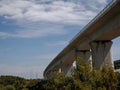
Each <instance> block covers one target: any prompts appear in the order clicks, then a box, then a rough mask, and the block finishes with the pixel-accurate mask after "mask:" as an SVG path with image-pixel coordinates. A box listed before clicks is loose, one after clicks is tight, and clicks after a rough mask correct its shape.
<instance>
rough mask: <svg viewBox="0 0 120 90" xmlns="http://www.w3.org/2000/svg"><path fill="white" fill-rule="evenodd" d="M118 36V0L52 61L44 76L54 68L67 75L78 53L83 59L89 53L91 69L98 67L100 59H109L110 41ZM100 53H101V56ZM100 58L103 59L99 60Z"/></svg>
mask: <svg viewBox="0 0 120 90" xmlns="http://www.w3.org/2000/svg"><path fill="white" fill-rule="evenodd" d="M119 36H120V0H113V1H112V2H111V3H110V4H109V5H107V6H106V7H105V8H104V9H103V10H102V11H101V12H100V13H99V14H98V15H97V16H96V17H95V18H94V19H93V20H91V21H90V22H89V23H88V24H87V25H86V26H85V27H84V28H83V29H82V30H81V31H80V32H79V33H78V34H77V35H76V36H75V37H74V38H73V39H72V40H71V41H70V43H69V44H68V45H67V46H66V47H65V48H64V49H63V50H62V51H61V52H60V53H59V54H58V55H57V56H56V57H55V58H54V59H53V61H52V62H51V63H50V64H49V65H48V66H47V68H46V69H45V71H44V76H46V75H49V73H50V72H52V71H54V70H55V68H57V69H59V68H61V69H63V72H65V73H66V74H67V73H68V71H69V69H70V67H71V66H72V63H73V62H74V60H75V58H76V54H77V52H79V51H80V52H82V53H83V54H84V56H83V58H86V56H85V52H87V51H89V52H90V54H91V55H92V59H94V60H93V67H97V66H98V67H100V66H101V65H102V62H103V61H102V59H107V58H108V59H111V53H110V48H111V46H112V41H111V40H113V39H115V38H117V37H119ZM100 53H103V54H102V56H101V54H100ZM108 54H109V55H108ZM87 56H88V57H89V56H90V55H87ZM100 57H103V58H101V59H99V58H100ZM98 59H99V60H98ZM109 62H110V63H111V61H109Z"/></svg>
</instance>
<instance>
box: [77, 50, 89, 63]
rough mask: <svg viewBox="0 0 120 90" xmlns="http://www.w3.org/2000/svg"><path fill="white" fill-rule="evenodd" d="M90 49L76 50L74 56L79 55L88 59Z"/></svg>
mask: <svg viewBox="0 0 120 90" xmlns="http://www.w3.org/2000/svg"><path fill="white" fill-rule="evenodd" d="M90 55H91V53H90V50H76V57H80V58H82V59H83V60H86V61H88V60H89V59H90Z"/></svg>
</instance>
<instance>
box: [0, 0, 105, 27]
mask: <svg viewBox="0 0 120 90" xmlns="http://www.w3.org/2000/svg"><path fill="white" fill-rule="evenodd" d="M76 1H77V0H76ZM82 1H83V0H78V2H79V3H75V2H74V1H71V2H70V1H64V0H61V1H60V0H58V1H56V0H55V1H53V0H52V1H49V3H46V2H44V3H41V2H42V1H41V2H39V3H37V1H36V0H2V1H0V2H1V3H0V15H1V16H4V18H6V19H13V20H16V21H18V22H19V21H29V22H42V21H45V22H54V23H55V22H57V23H67V24H79V25H80V24H83V23H84V22H86V21H87V20H89V19H91V18H92V17H94V16H95V15H96V12H95V11H93V10H92V9H93V8H94V9H96V8H98V9H99V10H100V8H103V7H104V5H105V4H106V0H87V1H84V4H83V3H82ZM85 5H87V7H92V8H91V10H88V8H87V7H86V6H85ZM97 5H99V7H97Z"/></svg>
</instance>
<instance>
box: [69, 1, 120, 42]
mask: <svg viewBox="0 0 120 90" xmlns="http://www.w3.org/2000/svg"><path fill="white" fill-rule="evenodd" d="M118 1H119V0H112V1H111V2H110V3H109V4H108V5H107V6H106V7H105V8H104V9H103V10H102V11H101V12H99V13H98V14H97V16H95V17H94V18H93V19H92V20H91V21H90V22H89V23H88V24H87V25H86V26H85V27H84V28H83V29H82V30H81V31H80V32H79V33H78V34H77V35H76V36H75V37H74V38H73V39H72V40H71V41H70V43H71V42H72V41H74V40H75V39H76V38H77V37H78V36H79V35H80V34H81V33H83V32H84V30H86V29H87V28H88V27H89V26H91V25H92V24H93V23H95V21H97V20H98V19H99V18H100V17H102V16H103V15H104V13H105V12H107V11H108V10H109V9H110V8H111V7H113V6H114V5H115V4H116V3H117V2H118Z"/></svg>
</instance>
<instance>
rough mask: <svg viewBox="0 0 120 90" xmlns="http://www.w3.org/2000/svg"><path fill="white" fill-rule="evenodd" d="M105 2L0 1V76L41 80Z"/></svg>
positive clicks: (108, 0)
mask: <svg viewBox="0 0 120 90" xmlns="http://www.w3.org/2000/svg"><path fill="white" fill-rule="evenodd" d="M108 2H110V0H0V75H17V76H22V77H25V78H42V77H43V71H44V69H45V68H46V66H47V65H48V64H49V63H50V62H51V60H52V59H53V58H54V57H55V56H56V55H57V54H58V53H59V52H60V51H61V50H62V49H63V48H64V47H65V46H66V45H67V44H68V43H69V41H70V40H71V39H72V38H73V37H74V36H75V35H76V34H77V33H78V32H79V31H80V30H81V29H82V28H83V27H84V25H86V24H87V23H88V22H89V21H90V20H91V19H92V18H93V17H94V16H95V15H97V13H98V12H99V11H101V10H102V9H103V8H104V7H105V6H106V5H107V4H108ZM118 41H119V39H117V40H116V42H118ZM116 48H117V49H118V45H117V44H115V45H114V49H113V50H114V52H115V51H116V50H117V49H116ZM119 50H120V49H119ZM115 56H117V58H119V57H118V53H117V52H116V53H114V57H115ZM117 58H115V59H117Z"/></svg>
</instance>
